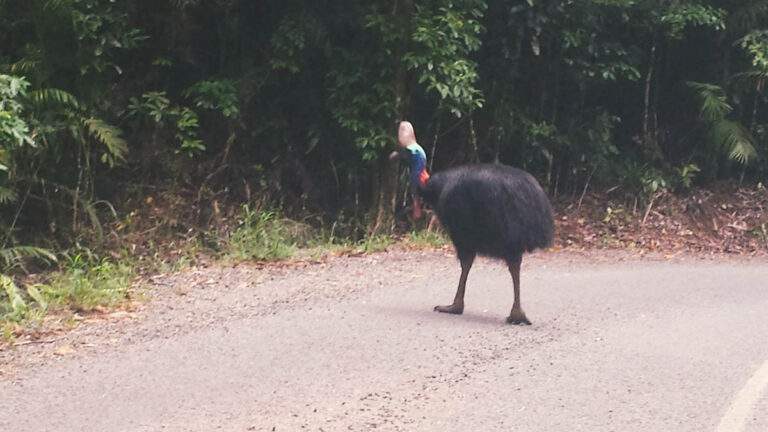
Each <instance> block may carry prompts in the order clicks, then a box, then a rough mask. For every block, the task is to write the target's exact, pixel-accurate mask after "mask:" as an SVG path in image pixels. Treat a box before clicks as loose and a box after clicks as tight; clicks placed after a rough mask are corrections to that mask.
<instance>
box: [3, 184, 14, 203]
mask: <svg viewBox="0 0 768 432" xmlns="http://www.w3.org/2000/svg"><path fill="white" fill-rule="evenodd" d="M17 197H18V196H17V194H16V191H15V190H13V189H11V188H7V187H3V186H0V204H8V203H12V202H14V201H16V198H17Z"/></svg>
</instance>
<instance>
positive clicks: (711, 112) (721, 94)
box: [686, 81, 733, 122]
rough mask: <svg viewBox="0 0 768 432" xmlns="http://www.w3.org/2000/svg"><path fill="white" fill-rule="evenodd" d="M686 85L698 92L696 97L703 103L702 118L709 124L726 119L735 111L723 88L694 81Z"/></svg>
mask: <svg viewBox="0 0 768 432" xmlns="http://www.w3.org/2000/svg"><path fill="white" fill-rule="evenodd" d="M686 84H687V85H688V87H690V88H692V89H693V90H694V91H695V92H696V96H697V98H698V99H699V102H700V103H701V112H700V116H701V118H702V120H704V121H707V122H713V121H717V120H720V119H723V118H725V116H726V115H728V114H729V113H730V112H731V111H733V107H731V105H729V104H728V101H727V99H726V95H725V91H724V90H723V88H722V87H720V86H717V85H714V84H707V83H700V82H693V81H689V82H687V83H686Z"/></svg>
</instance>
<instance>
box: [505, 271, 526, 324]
mask: <svg viewBox="0 0 768 432" xmlns="http://www.w3.org/2000/svg"><path fill="white" fill-rule="evenodd" d="M522 261H523V259H522V257H519V258H515V259H508V260H507V266H508V267H509V272H510V273H511V274H512V283H513V284H514V286H515V303H513V304H512V311H511V312H510V313H509V316H508V317H507V322H508V323H510V324H525V325H531V322H530V321H528V318H526V317H525V312H523V308H522V307H521V306H520V264H521V263H522Z"/></svg>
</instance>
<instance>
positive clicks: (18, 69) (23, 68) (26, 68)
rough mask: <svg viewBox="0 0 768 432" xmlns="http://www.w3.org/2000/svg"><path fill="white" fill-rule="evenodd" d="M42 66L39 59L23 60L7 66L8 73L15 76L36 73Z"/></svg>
mask: <svg viewBox="0 0 768 432" xmlns="http://www.w3.org/2000/svg"><path fill="white" fill-rule="evenodd" d="M39 66H40V60H39V59H21V60H19V61H17V62H15V63H11V64H10V65H7V68H8V72H10V73H11V74H14V75H27V74H29V73H31V72H34V71H35V70H36V69H37V68H38V67H39Z"/></svg>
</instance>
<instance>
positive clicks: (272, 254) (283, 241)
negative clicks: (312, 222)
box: [224, 205, 311, 261]
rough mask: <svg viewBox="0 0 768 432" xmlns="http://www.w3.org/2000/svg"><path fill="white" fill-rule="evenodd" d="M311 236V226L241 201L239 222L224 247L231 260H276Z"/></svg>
mask: <svg viewBox="0 0 768 432" xmlns="http://www.w3.org/2000/svg"><path fill="white" fill-rule="evenodd" d="M310 237H311V230H310V229H309V227H307V226H306V225H304V224H302V223H299V222H295V221H291V220H289V219H285V218H282V217H280V215H279V214H278V213H276V212H273V211H258V210H254V209H251V208H250V207H249V206H248V205H244V206H243V208H242V212H241V216H240V220H239V225H238V227H237V228H236V229H235V230H234V231H233V232H232V233H231V234H230V235H229V238H228V239H227V240H226V244H225V247H224V250H225V251H226V252H225V255H226V257H228V258H229V259H232V260H257V261H276V260H281V259H286V258H290V257H292V256H293V255H294V254H295V253H296V250H297V248H298V247H299V246H300V245H302V244H306V243H307V242H308V241H309V238H310Z"/></svg>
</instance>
